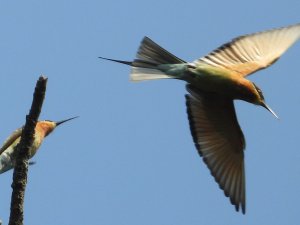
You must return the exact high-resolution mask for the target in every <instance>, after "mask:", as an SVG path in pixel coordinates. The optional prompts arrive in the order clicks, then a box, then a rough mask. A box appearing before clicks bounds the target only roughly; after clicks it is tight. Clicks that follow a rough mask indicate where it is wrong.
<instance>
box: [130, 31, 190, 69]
mask: <svg viewBox="0 0 300 225" xmlns="http://www.w3.org/2000/svg"><path fill="white" fill-rule="evenodd" d="M136 57H137V59H140V60H142V61H149V62H153V63H156V64H157V65H160V64H177V63H185V61H183V60H182V59H180V58H178V57H176V56H175V55H173V54H172V53H170V52H168V51H167V50H165V49H164V48H162V47H160V46H159V45H158V44H156V43H155V42H154V41H152V40H151V39H150V38H148V37H144V38H143V40H142V42H141V45H140V48H139V50H138V52H137V55H136ZM135 61H136V60H135Z"/></svg>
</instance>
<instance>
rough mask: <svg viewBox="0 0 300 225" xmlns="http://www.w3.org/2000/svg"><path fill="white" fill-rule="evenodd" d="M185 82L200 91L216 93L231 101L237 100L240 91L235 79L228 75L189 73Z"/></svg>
mask: <svg viewBox="0 0 300 225" xmlns="http://www.w3.org/2000/svg"><path fill="white" fill-rule="evenodd" d="M185 80H186V81H187V82H188V83H190V84H192V85H194V86H195V87H197V88H199V89H200V90H202V91H206V92H214V93H218V94H220V95H222V96H227V97H230V98H233V99H235V98H238V96H239V93H240V89H241V87H240V85H238V83H237V79H235V77H233V76H230V75H220V74H205V73H203V74H192V73H191V74H189V75H187V76H186V77H185Z"/></svg>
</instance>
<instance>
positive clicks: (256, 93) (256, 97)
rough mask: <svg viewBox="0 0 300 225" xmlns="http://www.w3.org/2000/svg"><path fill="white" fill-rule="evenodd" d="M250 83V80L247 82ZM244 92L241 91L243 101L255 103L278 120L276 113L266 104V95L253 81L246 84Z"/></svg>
mask: <svg viewBox="0 0 300 225" xmlns="http://www.w3.org/2000/svg"><path fill="white" fill-rule="evenodd" d="M244 80H246V79H244ZM247 81H248V80H247ZM243 87H244V88H243V91H241V92H240V93H241V99H243V100H245V101H247V102H250V103H253V104H255V105H260V106H262V107H264V108H266V109H267V110H268V111H270V112H271V113H272V114H273V115H274V116H275V117H276V118H277V119H278V116H277V115H276V113H275V112H274V111H273V110H272V109H271V108H270V107H269V106H268V105H267V104H266V102H265V98H264V95H263V93H262V91H261V89H260V88H259V87H257V86H256V84H254V83H253V82H251V81H248V82H247V83H244V86H243Z"/></svg>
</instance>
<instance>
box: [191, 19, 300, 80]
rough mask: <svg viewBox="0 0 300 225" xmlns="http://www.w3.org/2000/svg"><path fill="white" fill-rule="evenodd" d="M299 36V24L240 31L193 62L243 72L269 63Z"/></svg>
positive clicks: (245, 72) (266, 65) (243, 74)
mask: <svg viewBox="0 0 300 225" xmlns="http://www.w3.org/2000/svg"><path fill="white" fill-rule="evenodd" d="M299 38H300V24H296V25H292V26H288V27H282V28H278V29H273V30H267V31H263V32H258V33H254V34H249V35H244V36H240V37H237V38H235V39H233V40H232V41H231V42H229V43H226V44H224V45H222V46H220V47H219V48H217V49H216V50H214V51H212V52H211V53H209V54H208V55H206V56H204V57H202V58H200V59H198V60H196V61H194V62H193V63H194V64H195V65H197V64H201V63H206V64H209V65H211V66H215V67H220V68H222V69H225V70H231V71H235V72H237V73H239V74H241V75H242V76H247V75H250V74H252V73H254V72H256V71H257V70H261V69H264V68H266V67H268V66H270V65H272V64H273V63H274V62H276V60H277V59H279V58H280V56H281V55H282V54H283V53H284V52H285V51H286V50H287V49H288V48H289V47H291V46H292V45H293V44H294V43H295V42H296V41H297V40H298V39H299Z"/></svg>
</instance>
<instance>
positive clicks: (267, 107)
mask: <svg viewBox="0 0 300 225" xmlns="http://www.w3.org/2000/svg"><path fill="white" fill-rule="evenodd" d="M261 106H263V107H264V108H266V109H267V110H268V111H269V112H271V113H272V114H273V115H274V116H275V117H276V119H279V117H278V116H277V115H276V113H275V112H274V111H273V110H272V109H271V108H270V107H269V106H268V105H267V104H266V103H265V102H263V103H262V105H261Z"/></svg>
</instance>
